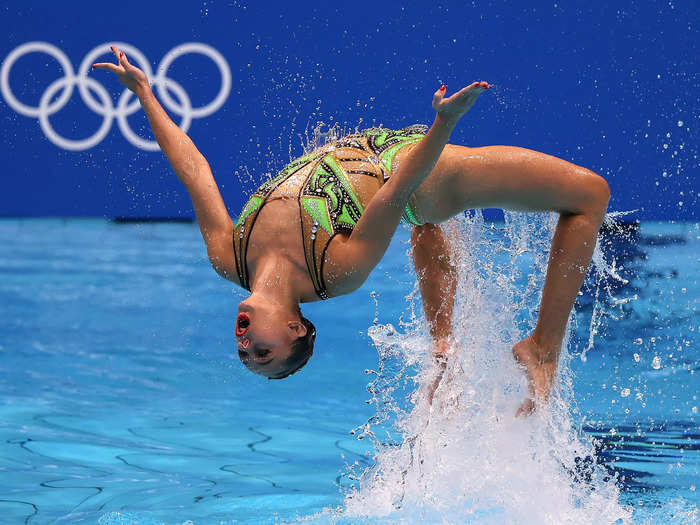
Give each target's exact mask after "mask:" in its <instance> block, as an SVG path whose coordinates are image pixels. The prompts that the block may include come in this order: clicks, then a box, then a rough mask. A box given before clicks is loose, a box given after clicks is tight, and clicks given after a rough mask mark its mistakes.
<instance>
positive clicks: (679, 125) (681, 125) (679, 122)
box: [678, 120, 683, 128]
mask: <svg viewBox="0 0 700 525" xmlns="http://www.w3.org/2000/svg"><path fill="white" fill-rule="evenodd" d="M678 127H679V128H682V127H683V121H682V120H679V121H678Z"/></svg>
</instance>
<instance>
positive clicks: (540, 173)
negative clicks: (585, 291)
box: [399, 146, 610, 414]
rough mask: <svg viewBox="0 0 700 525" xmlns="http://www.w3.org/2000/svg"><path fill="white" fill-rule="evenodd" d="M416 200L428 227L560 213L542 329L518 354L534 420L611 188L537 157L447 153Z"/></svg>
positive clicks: (497, 150)
mask: <svg viewBox="0 0 700 525" xmlns="http://www.w3.org/2000/svg"><path fill="white" fill-rule="evenodd" d="M399 161H400V159H399ZM415 195H416V199H417V204H418V210H419V211H420V213H421V215H422V217H423V219H424V220H426V221H428V222H431V223H439V222H441V221H444V220H446V219H448V218H449V217H452V216H453V215H456V214H457V213H460V212H461V211H462V210H464V209H466V208H486V207H500V208H504V209H508V210H529V211H555V212H558V213H559V222H558V223H557V228H556V231H555V233H554V239H553V241H552V248H551V251H550V256H549V263H548V267H547V276H546V280H545V285H544V290H543V292H542V302H541V304H540V312H539V318H538V320H537V326H536V327H535V330H534V332H533V333H532V334H531V335H530V336H529V337H527V338H525V339H523V340H522V341H520V342H519V343H518V344H516V345H515V347H514V348H513V354H514V356H515V358H516V359H517V360H518V362H519V363H521V364H522V365H523V366H524V367H525V368H526V370H527V374H528V379H529V383H530V390H531V394H532V398H531V399H528V400H526V401H525V402H524V403H523V405H522V406H521V407H520V409H519V411H518V414H521V413H529V412H531V411H532V410H533V409H534V407H535V403H534V400H535V399H541V400H546V399H547V397H548V396H549V392H550V390H551V385H552V380H553V378H554V375H555V374H556V369H557V361H558V358H559V352H560V349H561V344H562V341H563V338H564V334H565V331H566V323H567V321H568V319H569V314H570V312H571V308H572V307H573V304H574V300H575V298H576V295H577V293H578V291H579V289H580V287H581V284H582V283H583V279H584V277H585V274H586V270H587V268H588V264H589V263H590V261H591V257H592V255H593V249H594V247H595V243H596V236H597V233H598V229H599V228H600V224H601V222H602V220H603V217H604V215H605V210H606V207H607V204H608V199H609V197H610V190H609V188H608V185H607V183H606V182H605V180H604V179H603V178H602V177H600V176H599V175H596V174H595V173H593V172H592V171H590V170H587V169H585V168H582V167H580V166H576V165H575V164H571V163H569V162H566V161H564V160H562V159H559V158H557V157H552V156H550V155H545V154H543V153H539V152H536V151H532V150H527V149H523V148H515V147H509V146H490V147H482V148H467V147H463V146H447V147H446V148H445V151H444V152H443V154H442V156H441V157H440V160H439V161H438V163H437V164H436V166H435V168H434V169H433V171H432V172H431V173H430V175H429V176H428V178H427V179H426V180H425V181H424V182H423V184H422V185H421V187H420V188H419V189H418V191H417V192H416V193H415Z"/></svg>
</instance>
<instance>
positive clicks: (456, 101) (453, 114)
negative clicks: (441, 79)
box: [433, 82, 491, 122]
mask: <svg viewBox="0 0 700 525" xmlns="http://www.w3.org/2000/svg"><path fill="white" fill-rule="evenodd" d="M490 88H491V86H490V85H489V83H488V82H472V83H471V84H469V85H468V86H467V87H464V88H462V89H460V90H459V91H457V93H455V94H454V95H452V96H449V97H447V98H445V97H444V94H445V89H444V86H443V87H442V88H440V89H439V90H438V92H436V93H435V96H434V97H433V108H435V110H436V111H437V112H438V113H439V114H441V115H443V116H444V117H445V118H447V119H449V120H451V121H455V122H456V121H457V120H459V119H460V118H461V117H462V116H463V115H464V114H465V113H466V112H467V111H469V109H470V108H471V107H472V106H473V105H474V103H475V102H476V99H477V98H479V95H481V93H483V92H484V91H485V90H487V89H490ZM440 92H442V96H438V93H440Z"/></svg>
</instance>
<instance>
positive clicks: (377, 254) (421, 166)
mask: <svg viewBox="0 0 700 525" xmlns="http://www.w3.org/2000/svg"><path fill="white" fill-rule="evenodd" d="M489 87H490V86H489V85H488V83H487V82H474V83H472V84H470V85H469V86H467V87H465V88H463V89H461V90H460V91H458V92H457V93H455V94H454V95H452V96H451V97H447V98H446V97H445V86H442V87H441V88H440V89H438V90H437V91H436V92H435V94H434V95H433V108H434V109H435V112H436V114H435V121H434V122H433V125H432V126H431V127H430V130H429V131H428V133H427V134H426V135H425V137H424V138H423V139H422V140H421V141H420V142H419V143H418V144H417V145H416V146H415V147H414V148H413V149H412V150H411V151H410V153H409V154H407V155H406V158H405V159H404V160H403V162H402V163H401V165H400V166H399V167H398V169H397V170H396V172H395V173H394V174H393V175H392V177H391V178H390V179H389V181H387V183H386V184H384V186H382V187H381V188H380V190H379V191H378V192H377V194H376V195H375V196H374V197H373V198H372V200H371V201H370V203H369V205H368V206H367V209H366V210H365V211H364V212H363V213H362V217H360V220H359V221H358V222H357V225H356V226H355V228H354V229H353V232H352V234H351V235H350V238H349V239H348V240H347V241H346V242H345V244H344V245H343V247H342V248H341V250H342V251H343V253H342V257H341V260H343V261H345V262H344V263H343V265H344V268H343V269H344V271H345V273H346V274H348V275H351V276H354V277H355V279H352V280H353V281H354V282H355V283H358V284H357V285H358V286H359V284H361V282H360V281H364V279H365V278H366V277H367V276H368V275H369V273H370V272H371V271H372V268H374V267H375V266H376V265H377V264H378V263H379V261H380V260H381V258H382V256H383V255H384V252H386V250H387V248H388V247H389V243H390V241H391V238H392V237H393V235H394V232H395V231H396V228H397V227H398V225H399V222H400V220H401V215H402V214H403V210H404V208H405V207H406V204H407V203H408V199H409V198H410V196H411V195H412V194H413V192H415V191H416V190H417V189H418V187H419V186H420V185H421V183H422V182H423V181H424V180H425V178H426V177H427V176H428V175H429V174H430V171H431V170H432V169H433V167H434V166H435V163H436V162H437V161H438V159H439V158H440V154H441V153H442V150H443V149H444V148H445V145H446V144H447V142H448V140H449V138H450V134H451V133H452V130H453V129H454V128H455V126H456V124H457V122H458V121H459V119H460V118H462V117H463V116H464V115H465V114H466V113H467V111H469V109H470V108H471V107H472V106H473V105H474V103H475V102H476V99H477V98H478V97H479V95H480V94H481V93H483V92H484V90H486V89H489ZM339 255H341V254H339Z"/></svg>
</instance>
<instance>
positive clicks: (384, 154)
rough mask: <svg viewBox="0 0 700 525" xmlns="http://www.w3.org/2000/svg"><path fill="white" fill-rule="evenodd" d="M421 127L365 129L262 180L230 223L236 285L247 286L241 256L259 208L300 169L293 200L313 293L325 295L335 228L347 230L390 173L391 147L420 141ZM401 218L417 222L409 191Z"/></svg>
mask: <svg viewBox="0 0 700 525" xmlns="http://www.w3.org/2000/svg"><path fill="white" fill-rule="evenodd" d="M426 132H427V127H425V126H421V125H415V126H409V127H407V128H403V129H400V130H398V131H393V130H389V129H384V128H371V129H367V130H364V131H362V132H360V133H355V134H352V135H348V136H346V137H343V138H341V139H339V140H337V141H335V142H333V143H331V144H327V145H325V146H323V147H321V148H318V149H316V150H314V151H312V152H311V153H309V154H307V155H304V156H302V157H299V158H297V159H294V160H293V161H292V162H290V163H289V164H287V166H285V168H284V169H283V170H282V171H280V172H279V173H278V174H277V175H276V176H275V177H274V178H271V179H270V180H268V181H266V182H265V183H263V184H262V185H261V186H260V187H259V188H258V189H257V190H256V191H255V193H254V194H253V195H252V197H250V199H249V200H248V202H247V203H246V204H245V206H243V210H242V211H241V214H240V216H239V217H238V220H237V221H236V225H235V229H234V235H233V249H234V252H235V255H236V271H237V272H238V278H239V280H240V283H241V286H243V288H245V289H246V290H250V282H249V273H248V265H247V262H246V256H247V253H248V241H249V240H250V235H251V233H252V230H253V226H255V221H256V219H257V218H258V215H259V214H260V210H262V208H263V207H264V206H265V204H266V203H267V201H268V198H269V197H270V196H271V195H272V193H273V192H274V191H275V189H277V188H278V187H279V186H280V184H282V183H283V182H285V181H287V180H288V179H289V178H290V177H292V176H293V175H302V176H301V177H299V180H300V181H301V182H300V184H299V185H298V192H297V200H298V203H299V217H300V221H301V231H302V242H303V245H304V254H305V257H306V265H307V268H308V270H309V275H310V276H311V280H312V282H313V284H314V289H315V290H316V294H317V295H318V296H319V297H320V298H321V299H328V297H329V296H328V291H327V289H326V283H325V281H324V278H323V264H324V260H325V256H326V250H327V249H328V245H329V244H330V242H331V240H332V239H333V237H335V236H336V235H337V234H338V233H340V232H343V233H350V232H352V230H353V228H354V227H355V225H356V224H357V221H358V220H360V217H361V216H362V212H363V211H364V210H365V208H366V207H367V204H369V201H370V200H372V197H374V195H375V193H377V191H378V190H379V188H381V187H382V185H383V184H384V183H385V182H386V181H387V180H388V179H389V177H390V176H391V173H392V168H393V166H392V163H393V160H394V157H395V156H396V153H398V151H399V150H401V149H402V148H404V147H406V146H408V145H410V144H415V143H416V142H418V141H420V140H421V139H422V138H423V136H424V135H425V133H426ZM295 191H296V190H295ZM403 220H404V221H405V222H408V223H409V224H414V225H421V224H422V222H421V220H420V217H419V215H418V212H417V210H416V207H415V202H414V198H413V197H411V200H410V201H409V204H408V205H407V206H406V209H405V210H404V215H403Z"/></svg>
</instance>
